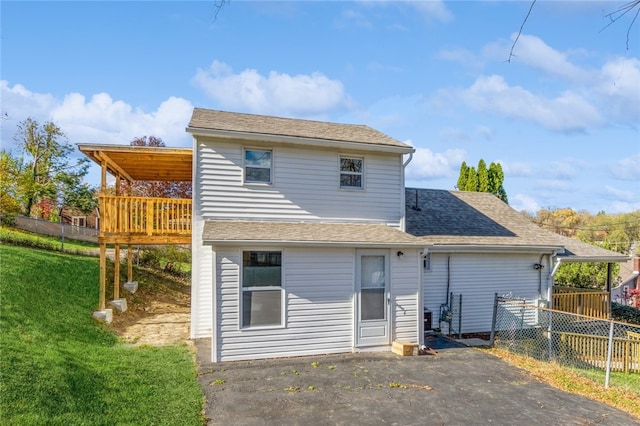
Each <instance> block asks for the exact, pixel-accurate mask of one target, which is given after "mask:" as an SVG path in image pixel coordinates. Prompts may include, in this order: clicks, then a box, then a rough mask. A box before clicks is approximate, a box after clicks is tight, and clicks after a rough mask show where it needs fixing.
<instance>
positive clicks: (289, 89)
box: [192, 61, 351, 116]
mask: <svg viewBox="0 0 640 426" xmlns="http://www.w3.org/2000/svg"><path fill="white" fill-rule="evenodd" d="M192 81H193V83H194V84H195V85H196V86H198V87H200V88H201V89H203V90H204V91H205V92H206V93H207V94H208V95H209V96H210V97H211V98H213V99H215V100H216V101H217V102H218V103H219V104H220V106H221V107H222V108H224V109H229V110H242V111H247V112H253V113H259V114H272V115H281V116H312V115H317V114H320V113H325V112H327V111H330V110H336V109H342V108H345V107H348V106H349V105H350V103H351V101H350V99H349V97H348V95H346V94H345V92H344V88H343V86H342V83H341V82H340V81H338V80H331V79H330V78H328V77H326V76H325V75H324V74H322V73H319V72H314V73H312V74H310V75H304V74H301V75H296V76H290V75H289V74H281V73H278V72H275V71H271V72H270V73H269V75H268V76H263V75H261V74H259V73H258V71H256V70H254V69H246V70H244V71H242V72H240V73H239V74H234V73H233V70H232V69H231V68H230V67H229V66H228V65H226V64H224V63H222V62H219V61H213V63H212V64H211V66H210V67H209V69H206V70H203V69H198V70H197V72H196V75H195V76H194V77H193V80H192Z"/></svg>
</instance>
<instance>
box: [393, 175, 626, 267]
mask: <svg viewBox="0 0 640 426" xmlns="http://www.w3.org/2000/svg"><path fill="white" fill-rule="evenodd" d="M405 197H406V198H405V199H406V229H407V232H408V233H410V234H412V235H415V236H417V237H420V239H422V240H423V241H425V243H428V244H430V245H432V246H434V247H443V248H444V247H447V246H449V247H450V246H462V247H464V246H467V247H470V246H476V247H494V248H500V247H515V248H517V247H520V248H531V249H538V250H541V249H545V250H551V249H554V248H555V249H557V250H560V251H563V250H564V251H563V252H561V253H560V256H559V257H560V258H562V260H563V261H573V262H575V261H593V262H596V261H597V262H624V261H626V259H627V257H626V256H624V255H621V254H618V253H615V252H612V251H609V250H605V249H602V248H600V247H596V246H593V245H591V244H586V243H583V242H581V241H578V240H574V239H572V238H567V237H563V236H561V235H558V234H556V233H554V232H551V231H547V230H545V229H542V228H540V227H539V226H537V225H536V224H535V223H533V222H531V221H530V220H529V219H527V218H526V217H524V216H522V215H521V214H520V213H518V212H516V211H515V210H514V209H512V208H511V207H509V206H508V205H507V204H506V203H504V202H503V201H501V200H500V199H499V198H497V197H495V196H494V195H492V194H488V193H483V192H463V191H446V190H438V189H417V188H407V189H406V193H405Z"/></svg>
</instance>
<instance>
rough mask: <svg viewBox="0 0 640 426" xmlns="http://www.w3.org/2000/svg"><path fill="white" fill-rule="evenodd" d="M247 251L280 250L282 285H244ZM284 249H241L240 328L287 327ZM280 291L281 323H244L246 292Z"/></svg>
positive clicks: (239, 272) (239, 282) (242, 329)
mask: <svg viewBox="0 0 640 426" xmlns="http://www.w3.org/2000/svg"><path fill="white" fill-rule="evenodd" d="M246 252H279V253H280V256H281V257H280V286H262V287H244V286H243V280H244V277H243V274H244V253H246ZM284 275H285V274H284V250H283V249H281V248H262V247H261V248H255V249H242V250H240V264H239V271H238V278H239V279H238V290H239V291H238V307H239V309H238V329H239V330H240V331H248V330H268V329H283V328H286V326H287V324H286V311H287V307H286V300H287V299H286V290H285V286H284ZM269 290H279V291H280V324H268V325H253V326H252V325H246V326H245V325H244V317H243V315H244V306H243V304H244V293H245V292H254V291H269Z"/></svg>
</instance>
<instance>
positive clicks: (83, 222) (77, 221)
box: [71, 216, 87, 227]
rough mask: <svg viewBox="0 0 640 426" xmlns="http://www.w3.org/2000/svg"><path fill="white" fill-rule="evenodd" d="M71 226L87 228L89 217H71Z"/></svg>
mask: <svg viewBox="0 0 640 426" xmlns="http://www.w3.org/2000/svg"><path fill="white" fill-rule="evenodd" d="M71 225H73V226H82V227H85V226H87V217H86V216H72V217H71Z"/></svg>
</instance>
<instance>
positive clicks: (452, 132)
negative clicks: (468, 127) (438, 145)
mask: <svg viewBox="0 0 640 426" xmlns="http://www.w3.org/2000/svg"><path fill="white" fill-rule="evenodd" d="M438 138H439V139H441V140H443V141H446V142H464V141H468V140H470V139H471V137H470V136H469V134H468V133H467V132H465V131H464V130H462V129H459V128H455V127H447V128H444V129H442V130H440V132H439V133H438Z"/></svg>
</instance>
